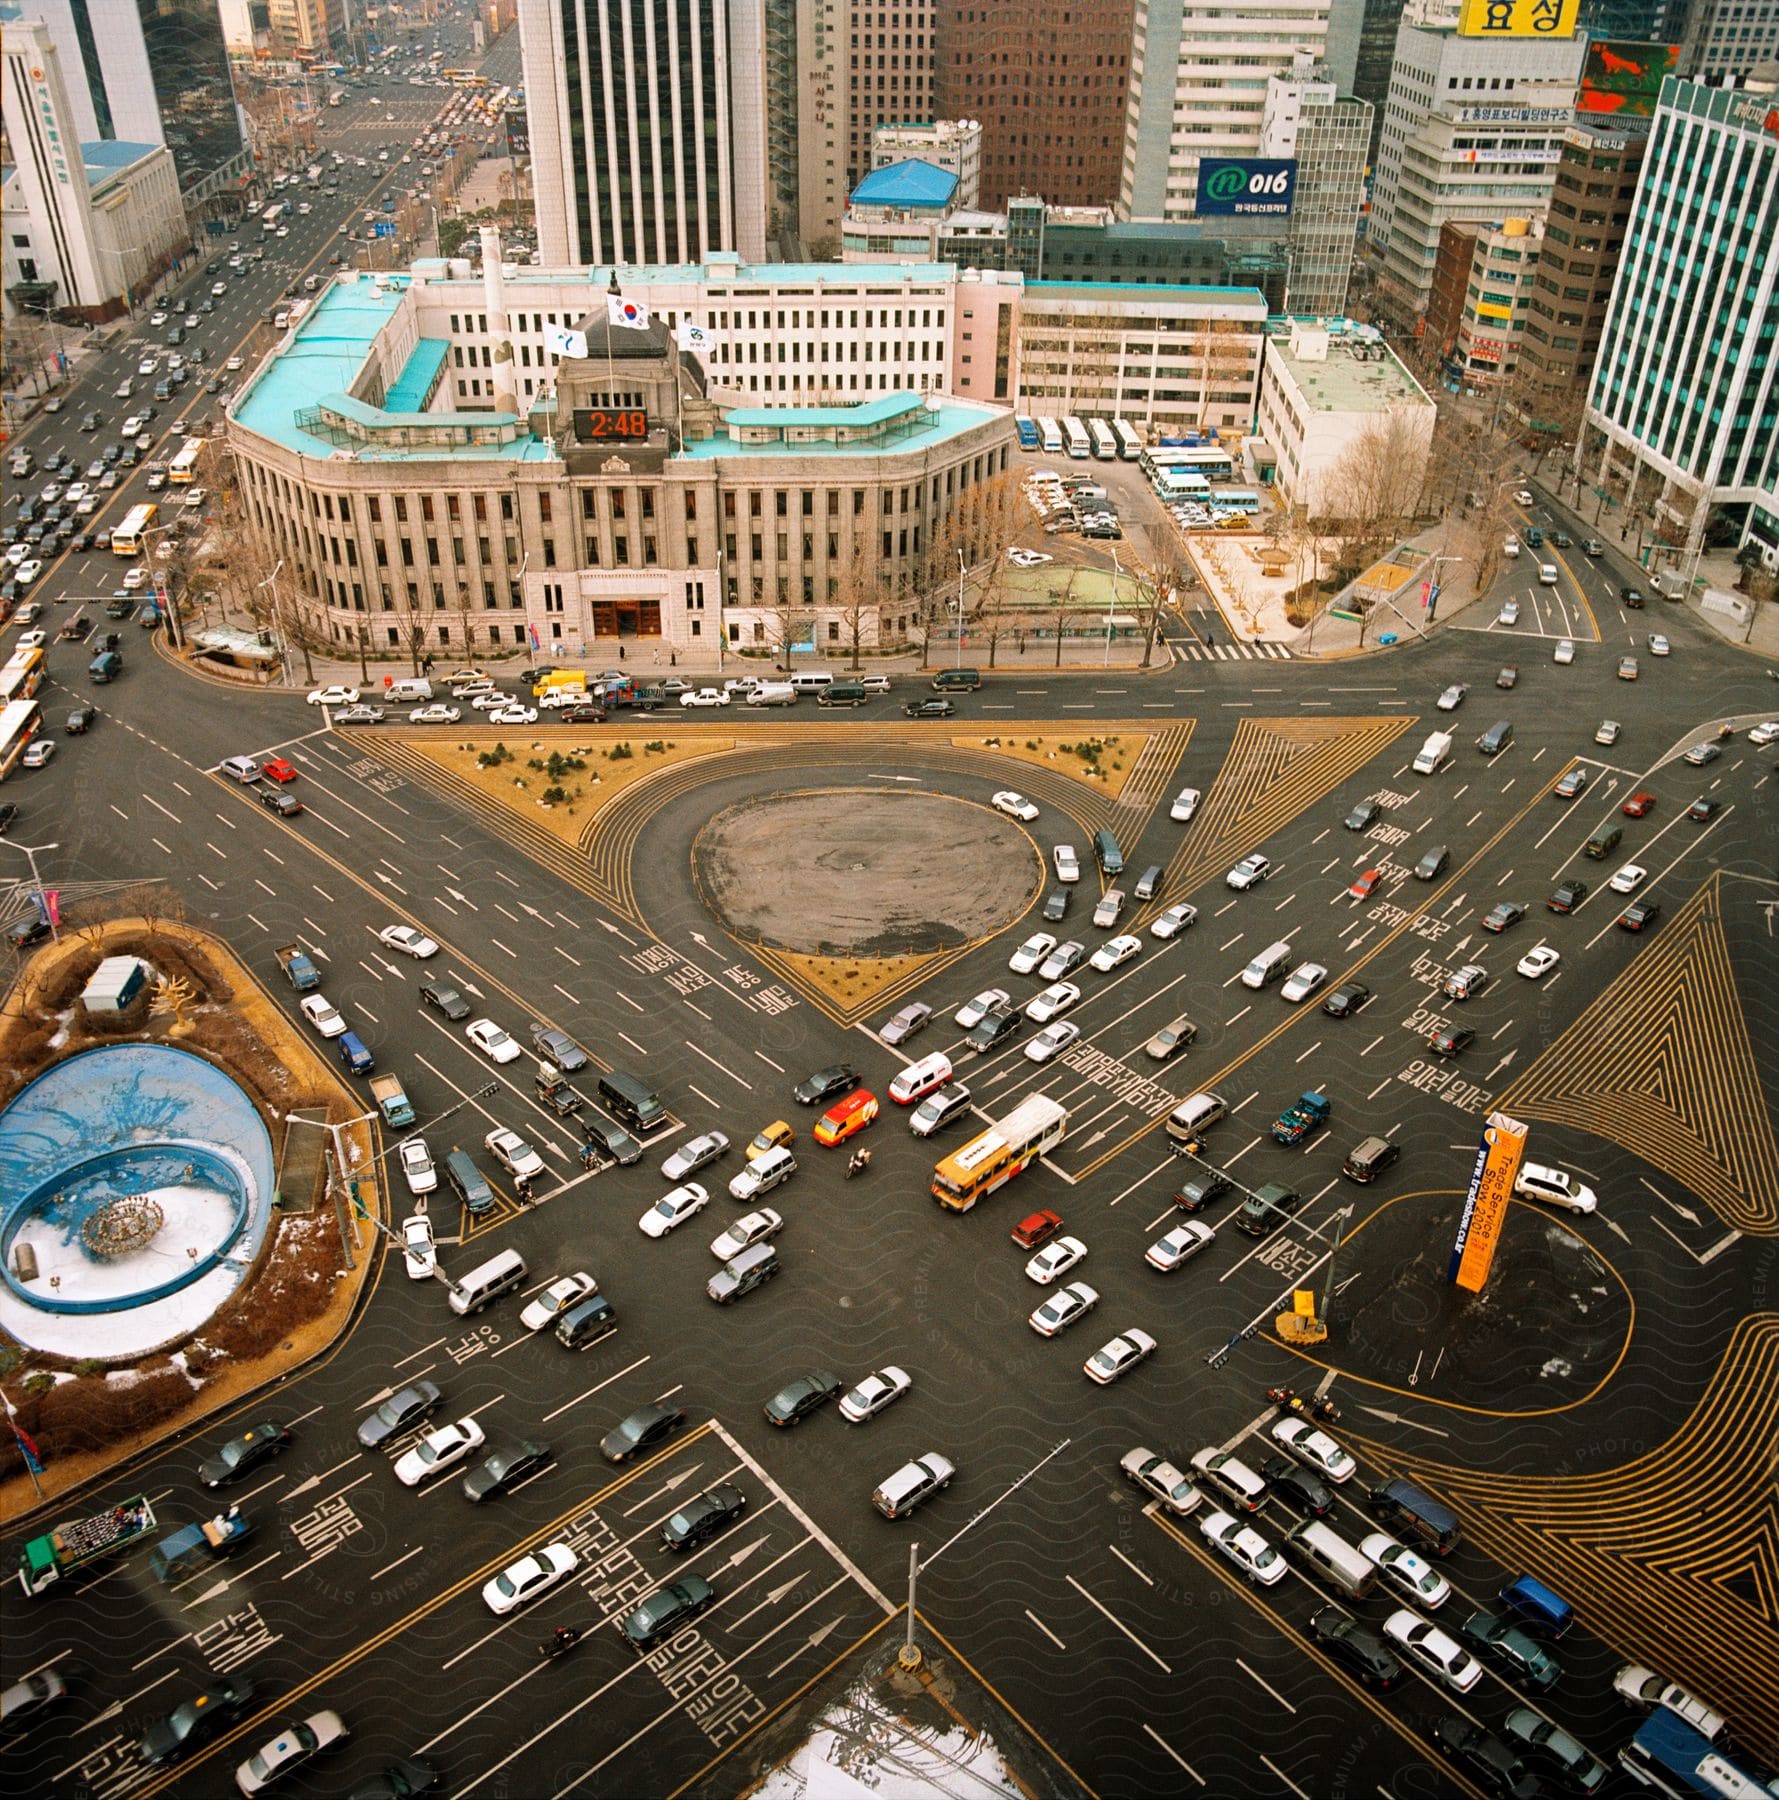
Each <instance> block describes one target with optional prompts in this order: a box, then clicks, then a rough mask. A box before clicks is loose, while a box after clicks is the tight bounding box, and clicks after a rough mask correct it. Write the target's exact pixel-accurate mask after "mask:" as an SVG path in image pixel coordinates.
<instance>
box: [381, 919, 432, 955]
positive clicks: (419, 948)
mask: <svg viewBox="0 0 1779 1800" xmlns="http://www.w3.org/2000/svg"><path fill="white" fill-rule="evenodd" d="M377 936H378V937H379V938H381V939H382V940H383V942H384V943H386V944H387V945H388V946H389V948H390V949H391V950H400V951H401V952H402V953H403V954H404V955H406V956H412V957H416V958H418V959H419V960H420V961H422V962H424V961H425V960H426V958H427V957H429V956H437V955H438V953H439V947H438V945H437V944H435V943H434V942H433V941H432V939H431V938H429V937H428V936H427V935H426V933H425V932H424V931H416V930H415V929H414V927H413V926H412V925H385V926H384V927H383V929H382V930H381V931H379V932H378V933H377Z"/></svg>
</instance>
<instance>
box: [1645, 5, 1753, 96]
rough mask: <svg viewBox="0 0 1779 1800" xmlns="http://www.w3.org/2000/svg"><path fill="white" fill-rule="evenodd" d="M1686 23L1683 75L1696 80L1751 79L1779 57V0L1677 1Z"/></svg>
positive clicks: (1681, 31) (1682, 44) (1669, 36)
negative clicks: (1757, 66)
mask: <svg viewBox="0 0 1779 1800" xmlns="http://www.w3.org/2000/svg"><path fill="white" fill-rule="evenodd" d="M1673 6H1674V10H1676V11H1679V10H1682V9H1684V11H1685V14H1686V17H1685V22H1684V23H1683V24H1682V25H1681V26H1680V28H1679V30H1678V31H1677V32H1676V31H1670V32H1668V33H1667V34H1666V40H1665V41H1672V40H1673V39H1674V38H1676V37H1678V39H1679V42H1680V72H1681V74H1683V75H1685V76H1687V77H1688V78H1689V79H1691V80H1693V81H1722V80H1723V79H1724V78H1725V77H1735V76H1741V75H1746V74H1747V73H1748V71H1749V70H1750V69H1752V68H1753V67H1754V66H1755V64H1756V63H1760V62H1770V61H1772V60H1773V58H1774V57H1779V0H1673Z"/></svg>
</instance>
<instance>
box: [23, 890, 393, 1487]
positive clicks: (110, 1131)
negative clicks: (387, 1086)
mask: <svg viewBox="0 0 1779 1800" xmlns="http://www.w3.org/2000/svg"><path fill="white" fill-rule="evenodd" d="M137 898H140V896H137ZM102 964H103V965H105V966H106V968H107V970H110V969H113V968H115V967H117V966H119V965H120V964H139V965H141V967H142V968H143V969H144V970H145V971H146V977H145V979H144V980H143V981H142V982H141V983H140V984H139V991H138V992H136V993H135V994H134V996H133V997H131V998H130V999H129V1002H128V1004H126V1005H124V1006H122V1007H121V1008H118V1009H117V1010H113V1011H99V1012H93V1011H89V1010H87V1005H86V1004H83V999H87V1000H89V1001H90V993H91V990H92V989H93V988H94V987H95V986H96V985H97V986H100V987H103V985H104V984H103V983H101V984H95V983H94V981H93V977H94V975H95V972H96V971H98V970H99V969H100V966H101V965H102ZM127 991H128V984H126V988H125V992H126V993H127ZM113 997H115V996H113ZM0 1071H3V1073H0V1195H4V1209H3V1211H0V1255H3V1257H4V1270H3V1272H0V1379H4V1381H5V1386H6V1393H7V1396H8V1398H9V1400H10V1401H11V1403H12V1405H13V1408H14V1411H15V1419H16V1423H17V1425H18V1426H19V1428H20V1429H21V1430H22V1431H23V1432H24V1433H25V1435H26V1436H27V1437H28V1438H29V1439H30V1440H31V1442H32V1443H33V1444H34V1446H35V1452H36V1454H37V1457H38V1460H39V1461H40V1462H41V1464H42V1465H43V1466H42V1467H41V1468H40V1469H39V1470H38V1471H37V1476H36V1481H35V1483H32V1482H31V1481H30V1480H29V1479H28V1478H27V1470H26V1468H25V1464H24V1458H23V1452H22V1446H21V1444H20V1441H19V1439H18V1437H17V1436H16V1435H14V1434H7V1435H6V1437H5V1438H4V1440H3V1441H0V1518H3V1519H10V1518H13V1517H16V1516H17V1515H19V1514H21V1513H23V1512H26V1511H28V1510H30V1509H31V1508H32V1507H34V1506H35V1505H36V1504H37V1503H38V1501H39V1500H40V1499H42V1498H45V1497H48V1496H53V1495H55V1494H57V1493H61V1492H63V1491H65V1490H67V1489H69V1488H72V1487H74V1486H76V1485H78V1484H80V1483H82V1482H85V1481H87V1480H90V1479H92V1478H93V1477H95V1476H97V1475H99V1474H101V1473H102V1472H103V1471H104V1470H105V1469H106V1468H107V1467H109V1466H110V1465H111V1464H113V1463H114V1462H117V1461H119V1460H120V1459H122V1458H125V1457H128V1456H131V1455H134V1454H136V1453H137V1452H138V1451H140V1450H142V1449H143V1448H145V1447H146V1446H148V1445H149V1444H151V1443H153V1442H155V1441H157V1440H159V1439H160V1438H162V1437H165V1436H167V1435H169V1434H171V1433H173V1432H176V1431H179V1430H183V1429H185V1428H187V1427H189V1426H190V1425H191V1424H192V1423H194V1422H195V1421H196V1420H198V1419H200V1418H202V1417H204V1416H206V1415H207V1414H209V1413H211V1412H214V1411H216V1410H218V1409H219V1408H222V1407H225V1406H228V1405H230V1404H232V1403H233V1402H234V1401H235V1400H237V1399H238V1398H239V1397H240V1396H242V1395H243V1394H247V1393H250V1392H252V1391H253V1390H254V1389H256V1388H258V1387H260V1386H262V1385H263V1384H264V1383H266V1382H267V1381H268V1380H270V1379H272V1378H274V1377H276V1376H280V1375H282V1374H284V1373H286V1372H288V1371H289V1370H290V1369H291V1368H294V1367H296V1366H298V1365H300V1364H301V1363H302V1362H304V1361H306V1360H307V1359H308V1358H309V1357H311V1356H313V1355H314V1354H316V1353H317V1352H318V1351H320V1350H322V1349H325V1348H326V1347H327V1346H328V1345H329V1344H331V1343H332V1342H333V1341H334V1339H335V1338H336V1337H337V1336H338V1335H339V1333H340V1331H341V1330H342V1329H344V1327H345V1325H346V1324H347V1322H348V1321H349V1319H350V1317H351V1314H352V1310H353V1307H354V1305H355V1303H356V1302H357V1300H358V1298H359V1296H360V1294H361V1292H362V1291H363V1287H364V1284H365V1280H366V1277H367V1275H368V1272H369V1270H370V1269H371V1268H372V1267H374V1265H375V1258H374V1256H372V1255H369V1254H367V1251H368V1250H370V1249H372V1248H374V1245H373V1244H372V1242H371V1238H370V1228H369V1227H368V1226H367V1225H366V1224H365V1222H364V1221H363V1220H362V1219H361V1218H359V1217H358V1216H356V1214H355V1213H354V1212H353V1211H352V1210H351V1208H350V1206H349V1204H348V1202H347V1201H346V1198H345V1196H344V1195H343V1194H339V1193H336V1192H335V1191H334V1190H333V1189H332V1188H331V1187H329V1188H328V1189H327V1190H326V1191H325V1192H324V1191H322V1187H321V1176H322V1170H321V1167H320V1162H319V1159H318V1158H317V1157H316V1156H315V1155H313V1154H311V1152H312V1151H313V1149H314V1148H315V1147H314V1146H313V1145H311V1144H309V1142H308V1140H309V1139H311V1138H313V1139H319V1140H322V1142H323V1143H326V1142H327V1141H328V1140H329V1139H332V1140H333V1142H332V1148H333V1151H334V1153H336V1154H340V1155H344V1156H345V1157H346V1158H347V1160H348V1161H349V1162H350V1163H351V1164H352V1165H353V1166H354V1167H365V1168H369V1167H370V1166H371V1165H372V1157H373V1154H374V1141H373V1139H372V1138H371V1137H370V1135H369V1134H368V1132H367V1131H366V1129H365V1127H363V1126H362V1125H357V1126H354V1125H349V1124H346V1123H344V1121H346V1120H349V1119H351V1118H352V1117H353V1116H354V1115H355V1114H357V1113H358V1112H360V1111H362V1108H360V1107H359V1106H357V1104H356V1103H355V1101H354V1099H353V1097H352V1096H351V1095H350V1094H348V1093H347V1092H346V1091H345V1090H344V1089H343V1088H341V1087H340V1086H339V1085H338V1084H337V1083H336V1081H335V1080H334V1078H333V1075H332V1072H331V1070H330V1069H329V1067H328V1065H327V1063H326V1062H325V1061H323V1060H322V1059H321V1058H319V1057H318V1056H317V1055H316V1054H315V1052H314V1049H313V1047H312V1046H311V1044H310V1043H309V1042H308V1041H307V1040H306V1039H304V1038H303V1037H302V1036H300V1035H299V1034H298V1033H297V1032H296V1031H295V1030H293V1029H292V1028H291V1026H290V1025H289V1023H288V1022H287V1021H286V1020H285V1018H284V1015H283V1014H282V1013H280V1012H279V1011H278V1009H277V1008H276V1007H275V1006H274V1005H273V1004H272V1003H271V1000H270V998H269V997H268V996H267V995H266V994H265V993H264V992H263V990H261V989H260V988H259V987H258V986H257V984H256V983H255V981H254V979H253V977H252V975H251V974H250V973H249V972H248V970H247V969H246V968H245V967H244V966H242V965H241V964H240V963H239V962H238V961H237V960H236V959H235V957H234V956H233V954H232V953H231V952H230V950H229V949H228V947H227V946H226V945H225V944H223V943H222V942H221V941H220V940H218V939H215V938H212V937H210V936H208V935H207V934H205V933H202V932H199V931H195V930H193V929H191V928H190V927H188V926H186V925H184V924H183V923H179V922H176V921H174V920H171V919H168V918H165V917H161V916H158V915H155V914H152V913H150V914H148V915H138V914H132V915H130V916H123V917H115V918H93V919H91V920H88V919H84V918H82V917H80V916H79V914H78V912H76V913H75V914H74V915H73V917H72V918H71V919H70V920H69V921H67V922H66V923H65V924H64V926H63V931H62V936H61V939H60V941H59V942H56V943H53V944H51V945H49V946H46V947H45V948H44V949H42V950H40V951H39V952H38V953H37V954H36V955H34V956H33V957H32V958H31V959H30V961H29V962H28V963H27V964H26V965H25V966H24V968H23V970H22V971H21V973H20V975H19V977H18V978H17V980H16V981H15V983H14V985H13V988H12V990H11V992H10V993H9V994H8V996H7V1002H6V1007H5V1011H4V1016H3V1017H0ZM301 1119H306V1120H308V1121H310V1122H311V1124H312V1126H319V1129H315V1128H311V1129H307V1130H304V1129H301V1128H299V1125H298V1121H299V1120H301ZM305 1168H306V1169H307V1170H308V1171H309V1186H308V1188H307V1189H306V1190H305V1191H301V1192H299V1191H297V1186H298V1185H299V1184H295V1183H294V1182H293V1177H294V1176H296V1175H297V1174H298V1173H299V1172H300V1171H301V1170H303V1169H305ZM376 1203H377V1201H376V1194H375V1184H374V1182H372V1181H369V1180H366V1181H365V1183H364V1186H363V1204H364V1205H366V1206H367V1207H374V1206H375V1205H376Z"/></svg>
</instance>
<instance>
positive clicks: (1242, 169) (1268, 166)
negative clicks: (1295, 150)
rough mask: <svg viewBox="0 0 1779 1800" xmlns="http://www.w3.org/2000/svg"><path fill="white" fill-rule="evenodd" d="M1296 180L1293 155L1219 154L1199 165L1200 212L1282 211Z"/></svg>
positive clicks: (1287, 209) (1288, 206) (1285, 210)
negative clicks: (1225, 156) (1233, 156)
mask: <svg viewBox="0 0 1779 1800" xmlns="http://www.w3.org/2000/svg"><path fill="white" fill-rule="evenodd" d="M1296 184H1297V162H1296V159H1295V158H1294V157H1241V158H1233V159H1231V158H1220V159H1218V160H1216V161H1206V162H1203V163H1201V164H1200V165H1199V171H1198V210H1199V211H1200V212H1201V213H1239V214H1246V215H1249V216H1252V215H1256V214H1272V215H1282V214H1286V213H1289V212H1290V211H1291V200H1292V193H1293V190H1294V189H1295V187H1296Z"/></svg>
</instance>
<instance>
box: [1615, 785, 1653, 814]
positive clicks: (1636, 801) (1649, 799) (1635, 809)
mask: <svg viewBox="0 0 1779 1800" xmlns="http://www.w3.org/2000/svg"><path fill="white" fill-rule="evenodd" d="M1654 810H1655V795H1654V794H1652V793H1650V792H1649V790H1648V789H1647V788H1644V789H1641V790H1639V791H1638V792H1637V793H1635V794H1633V795H1632V796H1631V797H1630V799H1629V800H1627V801H1626V802H1625V803H1624V805H1623V806H1621V807H1620V808H1619V811H1620V812H1622V813H1623V814H1624V815H1625V817H1626V818H1627V819H1641V818H1642V817H1643V815H1644V814H1645V813H1649V812H1653V811H1654Z"/></svg>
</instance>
